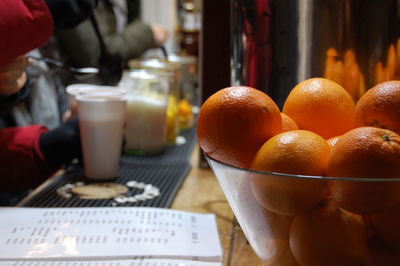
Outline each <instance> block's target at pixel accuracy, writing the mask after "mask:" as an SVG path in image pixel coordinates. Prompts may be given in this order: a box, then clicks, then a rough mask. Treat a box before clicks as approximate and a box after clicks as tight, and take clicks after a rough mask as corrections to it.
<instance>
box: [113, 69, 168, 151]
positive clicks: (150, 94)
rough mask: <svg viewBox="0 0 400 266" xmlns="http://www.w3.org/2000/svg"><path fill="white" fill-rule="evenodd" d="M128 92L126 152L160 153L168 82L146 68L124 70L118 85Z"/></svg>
mask: <svg viewBox="0 0 400 266" xmlns="http://www.w3.org/2000/svg"><path fill="white" fill-rule="evenodd" d="M119 86H120V87H122V88H124V89H125V90H126V91H127V97H126V98H127V114H126V129H125V137H126V146H125V151H126V152H127V153H130V154H136V155H152V154H157V153H161V152H162V151H163V150H164V149H165V147H166V144H167V106H168V105H167V102H168V101H167V100H168V81H167V79H163V78H160V77H159V76H156V75H154V74H152V73H149V72H147V71H145V70H134V71H129V72H126V73H125V74H124V76H123V78H122V80H121V82H120V84H119Z"/></svg>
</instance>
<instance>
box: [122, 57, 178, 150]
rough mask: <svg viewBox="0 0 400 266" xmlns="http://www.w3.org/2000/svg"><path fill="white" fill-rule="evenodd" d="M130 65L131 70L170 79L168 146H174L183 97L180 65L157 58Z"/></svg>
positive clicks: (130, 62)
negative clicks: (180, 103)
mask: <svg viewBox="0 0 400 266" xmlns="http://www.w3.org/2000/svg"><path fill="white" fill-rule="evenodd" d="M128 65H129V68H130V69H136V70H140V69H145V70H146V71H149V72H151V73H153V74H154V75H157V76H160V77H166V78H167V79H168V82H169V94H168V108H167V144H168V145H174V144H175V143H176V137H177V136H178V134H179V120H178V103H179V100H180V99H181V97H182V92H181V83H182V81H181V79H182V75H181V68H180V65H179V64H177V63H173V62H169V61H167V60H164V59H156V58H147V59H133V60H130V61H129V63H128Z"/></svg>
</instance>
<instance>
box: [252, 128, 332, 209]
mask: <svg viewBox="0 0 400 266" xmlns="http://www.w3.org/2000/svg"><path fill="white" fill-rule="evenodd" d="M329 150H330V148H329V145H328V143H327V142H326V141H325V140H324V139H323V138H322V137H320V136H318V135H317V134H315V133H313V132H310V131H306V130H293V131H288V132H283V133H281V134H278V135H276V136H274V137H272V138H271V139H269V140H268V141H267V142H266V143H265V144H264V145H263V146H262V147H261V148H260V150H259V151H258V152H257V154H256V156H255V158H254V161H253V163H252V165H251V169H254V170H259V171H267V172H278V173H283V174H291V175H294V174H296V175H312V176H323V175H325V168H326V164H327V160H328V156H329ZM251 178H252V183H251V185H252V190H253V192H254V195H255V197H256V199H257V201H258V202H259V203H260V204H261V205H262V206H264V207H265V208H266V209H268V210H270V211H273V212H276V213H279V214H284V215H294V214H298V213H301V212H304V211H307V210H309V209H311V208H312V207H314V206H315V205H317V204H318V203H319V202H320V201H321V200H323V198H324V197H325V196H326V194H327V186H326V183H325V182H324V181H322V180H320V179H311V178H293V177H286V176H279V175H273V174H252V176H251Z"/></svg>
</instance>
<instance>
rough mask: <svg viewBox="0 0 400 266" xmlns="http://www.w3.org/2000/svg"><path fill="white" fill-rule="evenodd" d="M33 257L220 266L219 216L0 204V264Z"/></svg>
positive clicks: (99, 264) (52, 261)
mask: <svg viewBox="0 0 400 266" xmlns="http://www.w3.org/2000/svg"><path fill="white" fill-rule="evenodd" d="M32 261H35V264H34V265H38V266H42V265H43V266H48V265H60V266H63V265H81V266H87V265H96V266H113V265H121V266H124V265H130V266H135V265H143V266H144V265H151V266H158V265H160V266H161V265H165V266H167V265H168V266H169V265H171V266H172V265H179V266H182V265H193V266H197V265H198V266H201V265H210V266H211V265H221V262H222V249H221V245H220V240H219V236H218V230H217V225H216V220H215V215H214V214H198V213H191V212H184V211H177V210H171V209H162V208H145V207H115V208H109V207H108V208H107V207H93V208H13V207H11V208H10V207H4V208H0V266H3V265H16V266H23V265H31V264H29V263H32ZM72 262H74V264H71V263H72ZM4 263H6V264H4ZM7 263H8V264H7ZM93 263H95V264H93Z"/></svg>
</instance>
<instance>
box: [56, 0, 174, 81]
mask: <svg viewBox="0 0 400 266" xmlns="http://www.w3.org/2000/svg"><path fill="white" fill-rule="evenodd" d="M139 14H140V4H139V1H138V0H99V3H98V5H97V7H96V8H95V10H94V17H95V20H96V22H97V25H98V29H99V32H100V34H101V36H102V38H103V40H104V44H105V47H106V49H107V51H106V52H107V53H108V55H104V52H105V51H102V49H101V48H102V47H101V43H100V41H99V37H98V36H97V35H96V29H95V27H94V25H93V21H92V20H91V19H87V20H85V21H84V22H83V23H81V24H80V25H79V26H77V27H75V28H72V29H57V30H56V34H55V36H56V39H57V41H58V43H59V46H60V49H61V51H62V54H63V57H64V60H65V62H66V63H68V64H70V65H73V66H77V67H93V66H95V67H100V69H101V66H102V64H105V65H106V66H107V67H106V68H108V69H111V68H113V67H115V65H117V68H120V69H119V71H118V70H116V71H115V73H116V74H115V75H120V74H121V71H122V69H124V68H127V62H128V61H129V60H130V59H133V58H138V57H140V56H141V55H142V54H143V53H144V52H145V51H146V50H148V49H151V48H156V47H159V46H160V45H161V44H163V43H164V42H165V41H166V40H167V38H168V31H167V29H166V28H165V27H163V26H161V25H153V24H147V23H144V22H143V21H141V20H140V15H139ZM105 57H106V58H105ZM106 74H107V73H105V74H104V76H105V75H106ZM104 76H103V77H102V76H100V79H97V80H93V81H91V82H92V83H97V84H111V85H113V83H114V84H115V83H116V82H118V81H119V78H120V77H114V78H113V80H112V81H111V82H109V81H108V80H107V78H106V77H104ZM70 82H71V79H67V81H66V83H70ZM72 82H74V81H73V79H72Z"/></svg>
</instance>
